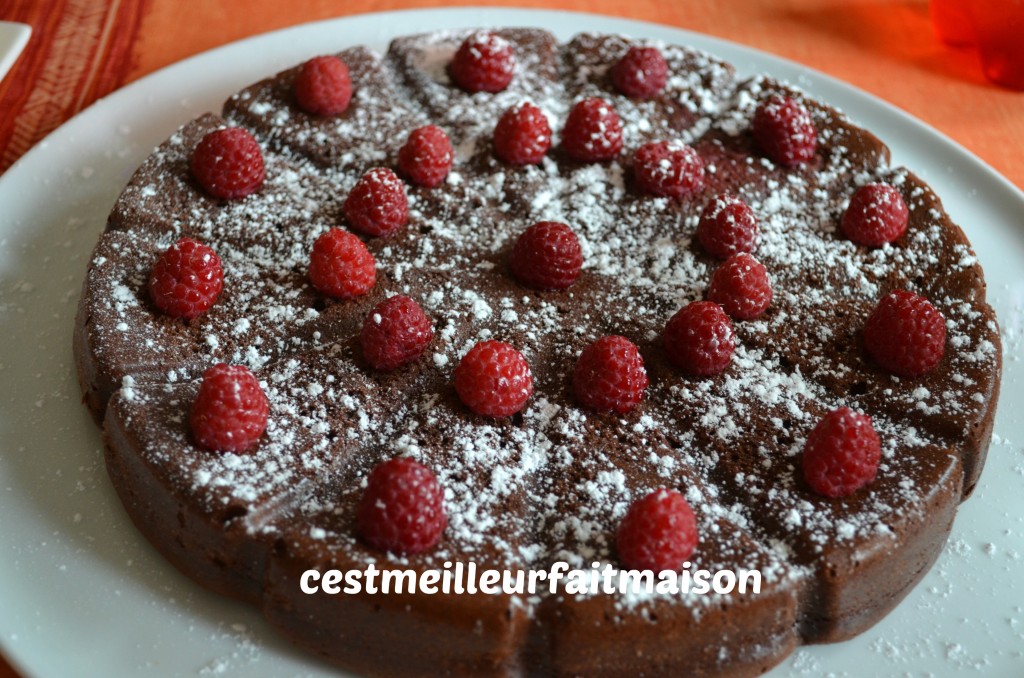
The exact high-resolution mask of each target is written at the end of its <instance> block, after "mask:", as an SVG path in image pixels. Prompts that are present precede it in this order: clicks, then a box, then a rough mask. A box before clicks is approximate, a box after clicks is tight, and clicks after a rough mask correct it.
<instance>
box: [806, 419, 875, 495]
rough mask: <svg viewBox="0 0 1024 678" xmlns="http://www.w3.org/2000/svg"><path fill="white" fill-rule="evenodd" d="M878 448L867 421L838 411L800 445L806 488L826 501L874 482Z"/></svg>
mask: <svg viewBox="0 0 1024 678" xmlns="http://www.w3.org/2000/svg"><path fill="white" fill-rule="evenodd" d="M881 456H882V445H881V443H880V442H879V440H878V434H877V433H875V429H874V427H873V426H872V425H871V417H869V416H867V415H866V414H860V413H859V412H854V411H853V410H851V409H850V408H849V407H840V408H839V409H838V410H833V411H832V412H829V413H828V414H826V415H825V416H824V417H822V419H821V421H819V422H818V424H817V426H815V427H814V430H813V431H811V434H810V435H809V436H807V442H806V443H805V444H804V458H803V472H804V479H805V480H806V481H807V484H808V485H810V486H811V488H812V489H813V490H814V491H815V492H817V493H818V494H822V495H825V496H826V497H833V498H834V497H845V496H847V495H850V494H853V493H854V492H856V491H857V490H859V489H860V488H862V487H864V486H865V485H867V484H868V483H870V482H871V481H872V480H874V479H875V474H876V473H877V472H878V460H879V459H880V458H881Z"/></svg>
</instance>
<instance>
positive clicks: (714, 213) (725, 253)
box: [697, 193, 758, 259]
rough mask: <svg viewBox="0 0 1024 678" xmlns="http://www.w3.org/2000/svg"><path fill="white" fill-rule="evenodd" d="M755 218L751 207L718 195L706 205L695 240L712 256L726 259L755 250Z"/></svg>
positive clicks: (736, 199)
mask: <svg viewBox="0 0 1024 678" xmlns="http://www.w3.org/2000/svg"><path fill="white" fill-rule="evenodd" d="M757 236H758V226H757V216H756V215H755V214H754V210H753V209H751V208H750V205H748V204H747V203H745V202H743V201H742V200H740V199H739V198H737V197H736V196H734V195H729V194H728V193H719V194H718V195H716V196H715V197H714V199H712V201H711V202H709V203H708V204H707V206H706V207H705V208H704V211H703V212H701V215H700V221H699V222H697V240H699V241H700V244H701V247H703V248H704V250H705V251H706V252H707V253H708V254H710V255H711V256H713V257H717V258H719V259H728V258H729V257H731V256H732V255H734V254H738V253H740V252H753V251H754V248H755V247H757Z"/></svg>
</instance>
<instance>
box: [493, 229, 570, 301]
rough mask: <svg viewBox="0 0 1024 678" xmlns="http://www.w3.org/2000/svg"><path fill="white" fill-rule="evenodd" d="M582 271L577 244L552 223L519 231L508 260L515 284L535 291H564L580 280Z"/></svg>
mask: <svg viewBox="0 0 1024 678" xmlns="http://www.w3.org/2000/svg"><path fill="white" fill-rule="evenodd" d="M582 267H583V251H582V250H581V249H580V241H579V240H578V239H577V238H576V234H575V233H573V231H572V229H571V228H569V227H568V226H566V225H565V224H561V223H558V222H556V221H541V222H539V223H536V224H534V225H533V226H530V227H529V228H528V229H526V230H525V231H523V233H522V234H520V236H519V238H518V239H517V240H516V244H515V245H514V246H513V247H512V254H511V256H510V257H509V268H510V269H511V270H512V275H514V276H515V277H516V280H518V281H519V282H521V283H522V284H524V285H526V286H528V287H532V288H534V289H538V290H564V289H565V288H567V287H569V286H570V285H572V284H573V283H574V282H576V279H577V278H579V277H580V269H581V268H582Z"/></svg>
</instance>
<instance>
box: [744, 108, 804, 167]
mask: <svg viewBox="0 0 1024 678" xmlns="http://www.w3.org/2000/svg"><path fill="white" fill-rule="evenodd" d="M752 127H753V133H754V141H755V142H757V145H758V146H759V147H760V148H761V150H762V151H763V152H764V154H765V155H767V156H768V157H769V158H771V159H772V160H773V161H775V162H776V163H778V164H779V165H782V166H783V167H796V166H797V165H800V164H803V163H806V162H810V161H811V159H812V158H813V157H814V152H815V151H816V150H817V148H818V133H817V131H816V130H815V129H814V122H813V121H812V120H811V115H810V113H808V112H807V109H805V108H804V107H803V106H801V105H800V103H799V102H797V100H796V99H794V98H793V97H789V96H785V95H783V94H773V95H771V96H770V97H768V98H767V99H765V100H764V101H762V102H761V103H760V104H759V105H758V107H757V110H756V111H754V121H753V125H752Z"/></svg>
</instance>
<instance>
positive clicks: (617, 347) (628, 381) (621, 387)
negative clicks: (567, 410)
mask: <svg viewBox="0 0 1024 678" xmlns="http://www.w3.org/2000/svg"><path fill="white" fill-rule="evenodd" d="M648 383H650V382H648V380H647V370H645V369H644V359H643V357H642V356H641V355H640V350H639V349H638V348H637V347H636V344H634V343H633V342H631V341H630V340H629V339H626V338H625V337H619V336H615V335H611V336H607V337H601V338H600V339H598V340H597V341H595V342H594V343H592V344H591V345H590V346H587V347H586V348H585V349H583V353H581V354H580V357H579V360H577V361H576V368H575V370H573V373H572V386H573V391H575V393H576V400H578V401H579V403H580V404H581V405H583V406H584V407H589V408H590V409H592V410H598V411H599V412H618V413H620V414H621V413H624V412H629V411H630V410H631V409H633V408H634V407H636V406H637V405H638V404H639V403H640V401H641V400H643V398H644V389H646V388H647V385H648Z"/></svg>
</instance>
